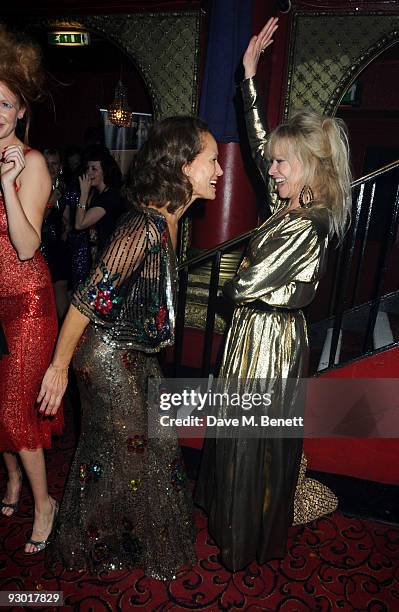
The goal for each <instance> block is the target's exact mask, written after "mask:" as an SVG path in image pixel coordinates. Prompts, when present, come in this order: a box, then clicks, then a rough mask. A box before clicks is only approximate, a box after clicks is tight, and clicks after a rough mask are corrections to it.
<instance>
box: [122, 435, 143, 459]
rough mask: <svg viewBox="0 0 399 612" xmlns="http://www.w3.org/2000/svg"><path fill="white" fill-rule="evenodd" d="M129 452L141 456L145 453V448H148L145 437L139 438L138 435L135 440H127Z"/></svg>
mask: <svg viewBox="0 0 399 612" xmlns="http://www.w3.org/2000/svg"><path fill="white" fill-rule="evenodd" d="M126 444H127V450H128V451H129V453H137V454H139V455H141V454H142V453H144V451H145V447H146V446H147V440H146V439H145V437H144V436H139V435H138V434H136V435H135V436H134V437H133V438H128V439H127V440H126Z"/></svg>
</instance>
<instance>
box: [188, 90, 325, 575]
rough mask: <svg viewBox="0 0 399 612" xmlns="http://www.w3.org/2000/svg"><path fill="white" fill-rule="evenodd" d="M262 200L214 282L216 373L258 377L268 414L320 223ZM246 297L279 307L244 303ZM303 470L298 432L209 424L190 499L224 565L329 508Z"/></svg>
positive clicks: (288, 362)
mask: <svg viewBox="0 0 399 612" xmlns="http://www.w3.org/2000/svg"><path fill="white" fill-rule="evenodd" d="M242 88H243V97H244V108H245V111H246V121H247V130H248V135H249V139H250V144H251V148H252V153H253V156H254V158H255V160H256V161H257V164H258V167H259V169H260V170H261V173H262V175H263V178H264V179H265V181H267V179H268V177H267V168H268V166H267V162H266V160H265V155H264V145H265V142H266V139H267V133H266V130H265V127H264V125H265V122H264V119H263V116H262V114H261V111H260V108H261V105H260V103H259V99H258V94H257V90H256V85H255V82H254V80H253V79H248V80H246V81H244V83H243V85H242ZM270 205H271V208H272V213H273V214H272V216H271V217H270V218H269V219H267V221H266V222H265V223H263V224H262V225H261V226H260V227H259V228H258V229H257V230H256V231H255V232H254V234H253V237H252V239H251V241H250V244H249V247H248V251H247V253H246V257H245V258H244V260H243V262H242V264H241V266H240V268H239V270H238V272H237V275H236V276H235V277H234V278H233V279H232V280H231V281H228V282H227V283H226V284H225V287H224V292H225V294H226V295H227V296H228V297H229V298H230V299H232V300H233V302H234V303H235V304H236V306H237V307H236V308H235V311H234V314H233V319H232V323H231V326H230V329H229V332H228V335H227V340H226V345H225V349H224V355H223V362H222V367H221V371H220V373H219V378H220V379H221V380H225V381H226V382H225V383H223V384H225V385H227V387H228V386H229V384H230V382H229V381H235V380H241V381H244V382H245V391H246V392H249V393H257V392H259V390H260V388H259V385H261V384H264V383H265V381H267V384H268V385H269V387H270V388H269V387H268V390H269V392H270V393H271V397H272V404H271V409H270V410H271V411H273V413H272V415H271V416H273V417H283V418H284V417H285V418H289V417H290V416H291V415H293V414H294V413H293V410H294V409H297V406H296V405H295V401H294V398H295V397H296V394H297V393H298V392H299V385H300V379H301V377H304V376H306V368H307V361H308V339H307V331H306V322H305V318H304V315H303V313H302V311H301V308H303V307H305V306H306V305H308V304H309V303H310V302H311V301H312V299H313V298H314V295H315V292H316V289H317V286H318V283H319V280H320V278H321V276H322V274H323V272H324V268H325V262H326V251H327V246H328V231H327V228H328V225H327V223H325V220H323V217H320V218H318V217H316V216H314V215H312V213H311V212H310V211H305V210H303V209H301V210H300V211H298V212H296V211H292V212H290V213H284V206H285V203H284V202H282V201H280V200H278V199H277V198H276V197H275V196H274V195H273V196H272V197H271V202H270ZM255 300H258V301H260V302H263V303H264V304H266V305H268V306H272V307H273V306H274V307H277V308H278V307H280V308H283V309H287V310H286V311H284V310H280V311H279V310H275V311H267V310H262V309H261V308H260V307H259V308H256V307H255V308H254V307H253V305H251V303H253V302H254V301H255ZM290 309H292V312H290V311H289V310H290ZM288 383H289V384H288ZM223 390H225V389H223ZM239 411H240V409H239V408H238V409H237V414H232V413H231V407H226V406H222V407H221V408H220V409H219V411H218V416H219V417H222V418H223V417H228V416H233V417H235V416H240V415H239ZM211 436H212V437H211ZM305 469H306V459H305V457H304V456H303V455H302V440H301V438H300V437H297V438H288V437H286V438H283V437H279V438H274V437H272V436H268V433H267V430H263V431H262V435H261V436H258V437H252V438H251V437H246V436H245V435H244V436H242V435H237V436H236V437H235V438H232V437H230V438H227V437H226V436H223V435H219V434H218V433H217V432H216V434H215V433H213V432H209V436H208V437H207V439H206V441H205V445H204V450H203V457H202V463H201V468H200V475H199V479H198V483H197V489H196V493H195V501H196V502H197V503H198V504H199V505H200V506H201V507H203V508H204V509H205V510H206V511H207V513H208V516H209V531H210V533H211V535H212V536H213V537H214V539H215V540H216V543H217V544H218V546H219V547H220V550H221V558H222V560H223V562H224V564H225V565H226V566H227V567H228V568H229V569H230V570H233V571H237V570H239V569H241V568H243V567H244V566H245V565H247V564H248V563H250V562H251V561H253V560H255V559H256V560H257V561H258V562H259V563H265V562H266V561H268V560H269V559H273V558H278V557H280V558H281V557H284V556H285V552H286V551H285V547H286V540H287V535H288V529H289V527H290V526H291V525H292V524H293V523H294V524H298V523H303V522H307V521H310V520H313V519H314V518H317V517H319V516H321V515H323V514H326V513H328V512H332V511H333V510H335V509H336V507H337V500H336V497H335V496H334V495H333V493H332V492H331V491H330V490H329V489H328V488H327V487H325V486H324V485H322V484H321V483H319V482H317V481H315V480H311V479H307V478H305Z"/></svg>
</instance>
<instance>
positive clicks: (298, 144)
mask: <svg viewBox="0 0 399 612" xmlns="http://www.w3.org/2000/svg"><path fill="white" fill-rule="evenodd" d="M277 140H278V141H280V140H283V141H284V142H286V143H287V144H288V146H289V147H290V149H291V150H292V151H293V153H294V154H295V156H296V157H297V159H298V160H299V161H300V163H301V165H302V168H303V177H302V180H303V185H304V186H305V185H308V186H309V187H310V188H311V189H312V191H313V193H314V196H315V199H314V201H313V202H312V204H311V207H310V211H312V213H315V214H316V213H317V212H318V211H320V212H322V211H324V212H325V211H326V212H327V213H328V219H329V234H330V235H334V234H335V235H336V236H337V238H338V240H339V242H341V241H342V239H343V236H344V234H345V231H346V229H347V227H348V225H349V222H350V215H351V203H352V192H351V171H350V166H349V144H348V136H347V129H346V125H345V123H344V122H343V121H342V119H336V118H332V117H327V116H323V115H320V114H319V113H316V112H314V111H311V110H299V111H296V112H295V113H294V114H293V115H292V116H291V117H290V118H289V119H288V121H287V122H286V123H283V124H281V125H279V126H278V127H277V128H276V129H275V130H274V131H273V132H272V133H271V135H270V138H269V141H268V143H267V155H268V156H269V157H270V158H272V157H273V155H272V151H273V149H274V147H275V144H276V141H277Z"/></svg>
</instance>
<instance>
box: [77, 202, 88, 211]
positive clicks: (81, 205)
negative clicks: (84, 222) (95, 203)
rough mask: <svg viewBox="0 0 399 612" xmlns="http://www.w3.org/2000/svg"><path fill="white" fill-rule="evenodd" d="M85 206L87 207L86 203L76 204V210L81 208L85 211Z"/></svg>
mask: <svg viewBox="0 0 399 612" xmlns="http://www.w3.org/2000/svg"><path fill="white" fill-rule="evenodd" d="M86 206H87V204H86V202H84V203H81V202H78V203H77V204H76V208H82V209H83V210H86Z"/></svg>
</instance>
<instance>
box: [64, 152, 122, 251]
mask: <svg viewBox="0 0 399 612" xmlns="http://www.w3.org/2000/svg"><path fill="white" fill-rule="evenodd" d="M85 159H86V160H87V161H86V172H85V174H83V176H81V177H80V178H79V184H80V198H79V202H78V204H77V205H76V213H75V229H76V230H79V231H81V230H89V237H90V240H89V241H90V247H91V261H92V263H94V261H95V260H96V258H97V255H98V253H99V252H100V251H102V250H103V248H104V245H105V243H106V241H107V239H108V238H109V236H110V235H111V234H112V232H113V230H114V228H115V225H116V220H117V218H118V217H119V215H120V214H121V196H120V188H121V185H122V174H121V171H120V169H119V166H118V164H117V163H116V161H115V159H114V158H113V157H112V155H111V153H110V152H109V150H108V149H107V148H105V147H103V146H101V145H94V146H92V147H90V148H89V149H87V150H86V151H85Z"/></svg>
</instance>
